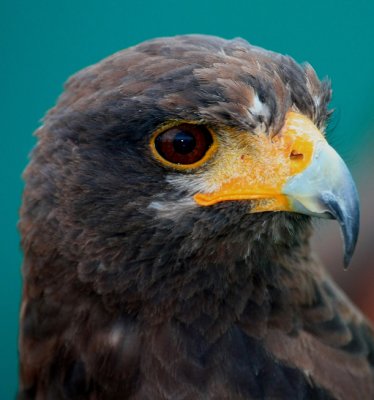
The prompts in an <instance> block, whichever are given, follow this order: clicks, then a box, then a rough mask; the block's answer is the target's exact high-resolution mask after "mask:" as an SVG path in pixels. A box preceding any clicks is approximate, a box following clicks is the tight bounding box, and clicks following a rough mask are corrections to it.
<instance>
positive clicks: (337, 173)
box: [194, 112, 360, 267]
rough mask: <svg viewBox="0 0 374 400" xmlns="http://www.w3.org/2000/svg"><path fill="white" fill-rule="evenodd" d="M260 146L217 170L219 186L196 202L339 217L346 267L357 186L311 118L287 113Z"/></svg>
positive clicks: (356, 208)
mask: <svg viewBox="0 0 374 400" xmlns="http://www.w3.org/2000/svg"><path fill="white" fill-rule="evenodd" d="M256 148H257V152H256V155H255V156H254V155H253V154H250V153H249V154H245V155H243V150H242V149H239V148H238V149H237V152H238V157H237V163H236V162H235V164H234V165H235V167H234V168H232V167H230V169H228V168H226V169H227V170H229V171H230V172H229V173H226V174H225V173H220V172H219V171H218V175H219V176H220V177H221V182H220V185H219V188H218V189H217V190H215V191H212V192H209V193H197V194H196V195H195V196H194V199H195V201H196V202H197V203H198V204H199V205H202V206H208V205H212V204H216V203H218V202H221V201H229V200H231V201H232V200H251V202H252V205H253V206H252V208H251V212H264V211H273V212H274V211H289V212H297V213H301V214H307V215H312V216H316V217H321V218H333V219H336V220H337V221H338V222H339V224H340V228H341V231H342V236H343V239H344V265H345V267H347V266H348V265H349V262H350V260H351V258H352V255H353V252H354V249H355V245H356V242H357V237H358V232H359V219H360V218H359V217H360V215H359V213H360V211H359V199H358V193H357V189H356V186H355V184H354V182H353V179H352V176H351V174H350V172H349V170H348V168H347V166H346V165H345V163H344V161H343V160H342V159H341V158H340V156H339V155H338V153H337V152H336V151H335V150H334V149H333V148H332V147H331V146H330V145H329V144H328V143H327V141H326V139H325V138H324V136H323V135H322V134H321V133H320V131H319V130H318V128H317V127H316V126H315V125H314V124H313V123H312V122H311V121H310V120H309V119H308V118H307V117H305V116H303V115H301V114H299V113H296V112H289V113H288V115H287V117H286V122H285V125H284V127H283V128H282V130H281V132H280V133H279V134H278V135H276V136H275V137H274V139H272V140H271V142H270V141H269V138H267V137H266V136H265V135H264V136H263V137H262V139H261V140H258V138H257V140H256ZM232 153H233V151H231V154H232ZM259 155H260V156H259ZM230 163H231V164H232V163H233V161H232V159H231V160H230ZM223 164H224V163H223ZM269 170H270V171H271V172H270V173H269Z"/></svg>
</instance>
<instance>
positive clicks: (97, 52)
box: [0, 0, 374, 400]
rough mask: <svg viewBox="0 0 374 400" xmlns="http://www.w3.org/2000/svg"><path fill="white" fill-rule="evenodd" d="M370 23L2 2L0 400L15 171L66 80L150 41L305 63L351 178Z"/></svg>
mask: <svg viewBox="0 0 374 400" xmlns="http://www.w3.org/2000/svg"><path fill="white" fill-rule="evenodd" d="M373 20H374V1H372V0H371V1H370V0H367V1H365V0H356V1H344V0H340V1H329V0H314V1H312V0H310V1H307V2H301V1H300V0H297V1H264V0H262V1H250V0H243V1H235V0H230V1H219V0H216V1H209V2H208V1H203V0H190V1H186V2H183V1H179V2H177V1H157V2H156V1H141V0H133V1H127V0H125V1H115V0H106V1H102V2H101V1H95V0H91V1H81V0H76V1H68V0H67V1H64V2H63V1H61V2H53V1H50V0H49V1H47V0H46V1H41V0H34V1H15V0H13V1H10V0H6V1H5V0H0V102H1V104H0V114H1V128H0V135H1V136H0V137H1V140H0V150H1V153H0V154H1V157H0V163H1V168H0V174H1V175H0V183H1V185H0V202H1V208H0V210H1V230H0V257H1V260H0V269H1V275H0V276H1V279H0V297H1V298H0V312H1V315H0V324H1V325H0V355H1V357H0V399H4V400H6V399H11V398H14V395H15V392H16V386H17V353H16V347H17V319H18V308H19V298H20V289H21V278H20V266H21V260H22V256H21V252H20V247H19V237H18V234H17V229H16V224H17V219H18V216H17V214H18V208H19V205H20V196H21V192H22V180H21V173H22V170H23V169H24V167H25V165H26V163H27V155H28V153H29V151H30V149H31V148H32V146H33V145H34V143H35V139H34V138H33V136H32V132H33V131H34V130H35V129H36V128H37V127H38V126H39V125H40V119H41V118H42V117H43V115H44V113H45V112H46V110H47V109H49V108H50V107H52V106H53V104H54V102H55V100H56V98H57V96H58V95H59V93H60V92H61V91H62V85H63V82H64V81H65V80H66V78H67V77H68V76H69V75H71V74H73V73H74V72H75V71H77V70H79V69H81V68H83V67H85V66H87V65H89V64H92V63H95V62H97V61H98V60H100V59H101V58H103V57H105V56H107V55H110V54H111V53H113V52H115V51H117V50H119V49H123V48H125V47H128V46H131V45H134V44H136V43H138V42H141V41H143V40H145V39H149V38H153V37H157V36H169V35H175V34H181V33H208V34H214V35H219V36H223V37H225V38H232V37H236V36H241V37H243V38H245V39H247V40H248V41H250V42H251V43H253V44H256V45H259V46H262V47H265V48H269V49H272V50H274V51H278V52H281V53H287V54H289V55H292V56H293V57H294V58H296V60H298V61H300V62H301V61H306V60H307V61H308V62H310V63H311V64H312V65H313V66H314V68H315V69H316V71H317V73H318V75H319V76H320V77H322V76H325V75H328V76H329V77H330V78H331V80H332V83H333V89H334V99H333V107H335V108H336V109H337V113H336V116H335V117H334V119H333V122H332V125H333V126H334V127H335V128H334V130H333V131H332V132H330V134H329V135H330V141H331V142H332V143H333V145H334V146H335V147H336V148H337V149H338V151H339V152H340V153H341V154H342V156H343V158H344V159H345V160H346V161H347V163H348V165H349V166H350V167H351V168H353V173H354V175H355V177H356V178H357V175H359V174H360V170H361V169H362V168H364V169H365V168H366V169H367V168H368V166H369V164H367V165H366V164H365V163H366V162H367V161H365V162H363V161H362V160H363V159H364V158H363V154H365V151H366V150H367V149H369V150H370V146H371V145H372V143H373V141H372V140H371V137H372V136H373V135H371V133H373V131H374V129H373V128H374V123H373V109H374V45H373V42H374V23H373ZM369 139H370V140H371V141H370V145H368V144H367V143H369V142H368V140H369ZM365 160H367V158H365ZM372 166H373V164H370V168H372ZM369 176H370V174H369ZM371 176H372V175H371Z"/></svg>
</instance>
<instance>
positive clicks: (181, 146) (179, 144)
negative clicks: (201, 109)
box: [154, 124, 213, 166]
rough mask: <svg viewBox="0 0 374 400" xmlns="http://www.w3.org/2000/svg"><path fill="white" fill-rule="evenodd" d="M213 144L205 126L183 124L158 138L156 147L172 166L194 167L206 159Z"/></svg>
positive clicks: (155, 142) (155, 143)
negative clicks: (193, 165)
mask: <svg viewBox="0 0 374 400" xmlns="http://www.w3.org/2000/svg"><path fill="white" fill-rule="evenodd" d="M212 144H213V138H212V135H211V133H210V131H209V130H208V128H206V127H205V126H201V125H192V124H181V125H178V126H176V127H173V128H170V129H168V130H167V131H164V132H162V133H160V134H159V135H158V136H156V138H155V141H154V146H155V149H156V151H157V152H158V154H159V155H160V156H161V157H162V158H163V159H165V160H166V161H168V162H170V163H172V164H179V165H186V166H192V164H195V163H197V162H198V161H200V160H201V159H203V158H204V156H205V155H206V153H207V152H208V150H209V148H210V147H211V146H212Z"/></svg>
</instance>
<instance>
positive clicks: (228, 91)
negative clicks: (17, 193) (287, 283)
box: [26, 36, 358, 290]
mask: <svg viewBox="0 0 374 400" xmlns="http://www.w3.org/2000/svg"><path fill="white" fill-rule="evenodd" d="M329 99H330V89H329V85H328V84H327V83H326V82H320V81H319V80H318V78H317V77H316V75H315V73H314V71H313V70H312V68H311V67H310V66H304V67H300V66H298V65H297V64H296V63H295V62H294V61H293V60H292V59H290V58H289V57H284V56H281V55H278V54H275V53H271V52H267V51H265V50H262V49H259V48H256V47H253V46H250V45H248V44H247V43H246V42H244V41H241V40H234V41H225V40H221V39H218V38H209V37H199V36H187V37H180V38H174V39H161V40H155V41H151V42H146V43H144V44H141V45H139V46H136V47H134V48H132V49H129V50H126V51H124V52H122V53H118V54H116V55H114V56H112V57H110V58H108V59H106V60H104V61H102V62H101V63H99V64H97V65H96V66H93V67H90V68H88V69H86V70H84V71H82V72H81V73H78V74H77V75H76V76H75V77H73V78H72V79H71V80H70V82H69V83H68V85H67V90H66V92H65V93H64V95H63V96H62V97H61V99H60V101H59V103H58V105H57V106H56V107H55V108H54V109H53V110H52V111H51V112H50V113H49V115H48V116H47V117H46V119H45V124H44V127H43V128H42V129H41V131H40V134H39V136H40V142H39V145H38V148H37V150H36V152H35V155H34V159H33V163H32V164H31V166H30V167H29V172H27V173H26V175H27V174H28V173H29V174H31V175H32V172H33V168H34V169H35V168H38V169H39V170H41V171H42V172H43V174H44V179H45V177H47V178H48V179H47V182H48V184H46V183H45V182H46V181H45V180H44V181H43V182H44V183H43V185H39V186H40V188H41V189H40V190H39V192H40V197H43V198H44V199H40V202H41V203H42V202H44V206H43V207H41V208H42V209H43V210H44V211H42V212H44V213H46V212H47V211H46V210H48V209H51V204H52V203H53V205H54V207H55V208H57V211H54V212H53V213H49V214H48V218H47V219H48V220H49V221H52V222H53V221H54V225H53V227H54V229H55V232H53V238H54V240H56V241H58V242H59V244H58V247H59V249H63V250H60V251H69V252H70V253H69V255H68V256H69V257H70V258H76V259H77V258H80V260H81V262H80V263H79V264H80V273H81V275H82V276H86V279H89V278H88V277H87V276H88V275H90V274H92V271H93V270H95V271H96V272H97V273H103V271H106V273H109V272H110V271H112V272H113V271H117V273H118V270H121V271H124V270H126V279H127V281H128V282H130V281H131V280H133V281H135V280H136V281H137V285H139V282H140V281H142V279H140V278H139V268H138V266H139V264H142V265H152V268H148V269H147V268H143V272H142V274H143V275H144V276H143V278H144V279H143V282H144V284H145V285H146V284H147V285H150V284H151V282H154V281H155V280H157V279H158V277H160V276H167V275H168V274H170V273H171V272H170V271H173V270H175V271H177V270H178V268H177V267H176V266H177V265H179V266H181V268H182V269H183V268H185V265H183V263H184V262H185V261H186V260H190V261H191V260H192V261H191V262H190V264H191V263H192V264H193V263H195V261H194V260H197V259H198V260H199V262H200V263H205V264H206V265H209V264H210V263H212V262H213V260H217V259H218V260H220V262H222V263H223V264H224V263H225V260H227V258H230V257H235V258H237V259H238V258H240V257H242V258H243V257H247V256H248V254H250V252H251V251H252V250H253V249H254V248H260V249H262V250H263V251H266V249H267V247H266V244H267V243H269V242H271V248H274V244H276V243H280V246H281V247H282V248H283V249H285V250H287V249H290V248H291V244H292V243H294V242H297V241H298V240H299V239H300V235H301V233H302V232H303V231H304V230H305V226H306V222H307V221H308V219H309V217H306V216H305V215H317V216H324V217H326V216H328V215H330V216H332V217H334V218H336V219H338V221H339V222H340V224H341V226H342V229H343V233H344V236H345V239H346V263H347V262H348V261H349V259H350V257H351V255H352V252H353V248H354V244H355V241H356V238H357V231H358V200H357V193H356V190H355V187H354V184H353V181H352V179H351V177H350V174H349V172H348V170H347V168H346V166H345V165H344V163H343V161H342V160H341V159H340V157H339V156H338V155H337V153H336V152H335V151H334V150H333V149H332V148H331V147H330V146H329V145H328V143H327V141H326V139H325V137H324V134H323V131H324V127H325V124H326V120H327V117H328V115H329V112H328V111H327V104H328V102H329ZM56 206H57V207H56ZM44 219H45V218H44ZM41 220H43V218H41ZM66 232H69V234H68V235H67V233H66ZM67 248H68V250H66V249H67ZM269 248H270V247H269ZM82 259H83V261H82ZM118 265H120V267H118ZM100 271H101V272H100ZM108 271H109V272H108ZM191 279H192V278H191ZM119 280H120V279H119ZM103 285H104V286H105V282H104V283H103ZM102 290H104V289H102Z"/></svg>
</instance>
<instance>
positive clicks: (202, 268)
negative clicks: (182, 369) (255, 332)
mask: <svg viewBox="0 0 374 400" xmlns="http://www.w3.org/2000/svg"><path fill="white" fill-rule="evenodd" d="M309 237H310V231H309V230H306V231H305V232H304V233H303V234H302V235H298V237H297V238H296V239H295V238H294V239H295V240H294V239H292V238H289V242H288V243H286V242H285V241H281V243H278V244H277V243H274V241H273V242H270V241H269V242H262V243H261V244H258V245H257V246H256V245H253V247H252V248H251V249H250V250H247V252H246V253H243V251H242V247H241V246H235V243H230V244H229V245H227V243H225V244H222V246H219V244H218V245H217V244H216V248H215V249H216V251H215V252H212V253H211V254H210V259H209V258H208V259H207V258H206V257H202V256H201V255H199V254H197V255H196V257H193V258H191V259H188V260H187V261H186V262H185V263H180V264H178V266H176V265H173V266H172V268H170V270H171V271H173V268H175V269H174V271H173V272H170V274H169V275H167V276H165V278H164V279H163V280H160V281H159V282H158V283H156V284H155V285H154V287H153V288H152V289H153V292H149V293H148V294H150V297H149V299H148V301H147V302H146V305H145V306H144V307H143V312H144V313H145V315H146V319H147V320H152V319H153V320H154V321H160V322H161V321H163V320H164V319H168V318H174V319H177V320H179V321H181V322H182V323H185V324H188V325H193V326H194V327H195V328H196V329H198V330H199V331H203V332H205V333H206V334H208V335H209V334H210V333H209V332H214V334H219V333H220V332H222V331H224V330H226V329H227V328H228V327H229V326H230V325H232V324H233V323H234V322H235V321H237V320H239V319H240V318H241V315H242V314H243V313H244V312H245V310H246V309H247V308H248V307H252V308H258V310H260V309H261V312H259V313H258V316H260V315H261V318H262V322H261V323H267V321H265V320H268V319H269V317H270V314H271V313H272V307H273V306H272V305H273V304H276V305H277V306H281V307H283V306H284V307H285V308H287V307H290V308H291V307H300V305H301V304H305V303H307V302H308V301H309V300H308V299H309V298H310V297H313V294H312V293H311V291H313V275H312V272H311V270H309V266H310V265H311V264H312V260H311V258H310V246H309ZM207 245H208V247H209V244H207ZM201 260H204V264H201ZM295 299H297V304H296V303H295ZM256 324H257V325H259V324H260V322H259V321H258V323H256ZM212 339H214V338H212Z"/></svg>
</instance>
